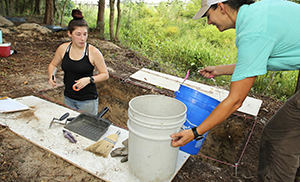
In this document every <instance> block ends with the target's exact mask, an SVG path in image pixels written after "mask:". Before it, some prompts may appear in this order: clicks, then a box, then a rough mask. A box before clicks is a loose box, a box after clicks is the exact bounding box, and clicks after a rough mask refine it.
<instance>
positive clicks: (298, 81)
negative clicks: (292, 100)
mask: <svg viewBox="0 0 300 182" xmlns="http://www.w3.org/2000/svg"><path fill="white" fill-rule="evenodd" d="M298 90H300V70H299V73H298V80H297V85H296V90H295V93H296V92H297V91H298Z"/></svg>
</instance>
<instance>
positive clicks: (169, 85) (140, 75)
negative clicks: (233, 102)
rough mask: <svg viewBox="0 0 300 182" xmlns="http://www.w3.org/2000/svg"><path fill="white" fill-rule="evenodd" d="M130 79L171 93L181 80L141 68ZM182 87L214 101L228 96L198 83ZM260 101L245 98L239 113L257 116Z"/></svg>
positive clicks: (187, 83)
mask: <svg viewBox="0 0 300 182" xmlns="http://www.w3.org/2000/svg"><path fill="white" fill-rule="evenodd" d="M130 78H133V79H136V80H139V81H143V82H146V83H149V84H151V85H155V86H158V87H162V88H165V89H168V90H171V91H174V92H175V91H178V90H179V87H180V84H181V83H182V81H183V78H179V77H176V76H172V75H168V74H165V73H160V72H157V71H153V70H149V69H146V68H142V69H141V70H139V71H137V72H135V73H134V74H132V75H131V76H130ZM184 85H186V86H188V87H190V88H192V89H195V90H197V91H199V92H201V93H203V94H206V95H208V96H210V97H212V98H214V99H217V100H219V101H223V100H224V99H225V98H226V97H227V96H228V94H229V91H227V90H223V89H220V88H218V87H217V86H214V87H213V86H209V85H205V84H201V83H198V82H194V81H190V80H186V81H185V82H184ZM261 103H262V100H259V99H255V98H252V97H246V99H245V101H244V103H243V105H242V106H241V107H240V108H239V109H238V111H239V112H242V113H246V114H250V115H252V116H257V114H258V112H259V108H260V106H261Z"/></svg>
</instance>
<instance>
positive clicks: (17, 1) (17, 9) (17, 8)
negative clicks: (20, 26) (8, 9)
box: [0, 0, 20, 13]
mask: <svg viewBox="0 0 300 182" xmlns="http://www.w3.org/2000/svg"><path fill="white" fill-rule="evenodd" d="M0 1H2V0H0ZM19 3H20V2H19V0H16V5H17V6H16V9H15V10H16V12H17V13H19V11H20V10H19Z"/></svg>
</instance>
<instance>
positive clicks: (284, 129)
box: [258, 91, 300, 182]
mask: <svg viewBox="0 0 300 182" xmlns="http://www.w3.org/2000/svg"><path fill="white" fill-rule="evenodd" d="M299 157H300V91H298V92H297V93H296V94H294V95H293V96H292V97H291V98H290V99H289V100H288V101H287V102H286V103H285V104H284V105H283V106H282V107H281V108H280V109H279V110H278V111H277V113H276V114H275V115H274V116H273V117H272V118H271V119H270V121H269V122H268V123H267V124H266V126H265V127H264V129H263V132H262V136H261V143H260V154H259V166H258V181H276V182H277V181H278V182H279V181H280V182H294V179H295V176H296V175H297V176H298V175H299V174H300V172H299V171H300V170H299Z"/></svg>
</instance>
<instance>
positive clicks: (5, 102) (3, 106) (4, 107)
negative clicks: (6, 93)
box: [0, 98, 29, 113]
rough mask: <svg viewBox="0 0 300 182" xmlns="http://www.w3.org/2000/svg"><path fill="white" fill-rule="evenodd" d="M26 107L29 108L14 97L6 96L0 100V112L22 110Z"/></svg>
mask: <svg viewBox="0 0 300 182" xmlns="http://www.w3.org/2000/svg"><path fill="white" fill-rule="evenodd" d="M27 109H29V107H28V106H27V105H25V104H22V103H20V102H18V101H16V100H14V99H11V98H7V99H2V100H0V113H8V112H15V111H23V110H27Z"/></svg>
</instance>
